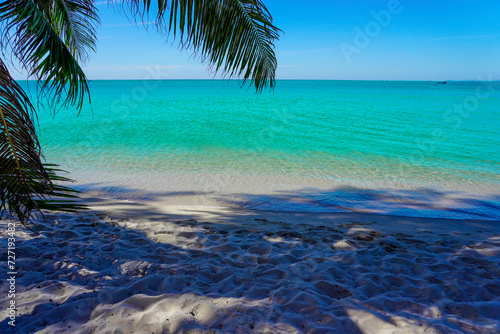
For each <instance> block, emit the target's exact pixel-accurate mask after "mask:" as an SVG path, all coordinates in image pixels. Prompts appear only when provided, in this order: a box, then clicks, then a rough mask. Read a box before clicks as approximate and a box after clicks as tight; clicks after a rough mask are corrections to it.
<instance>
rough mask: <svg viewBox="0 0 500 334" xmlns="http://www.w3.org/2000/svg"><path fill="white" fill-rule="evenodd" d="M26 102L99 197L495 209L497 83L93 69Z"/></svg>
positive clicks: (499, 209) (499, 126)
mask: <svg viewBox="0 0 500 334" xmlns="http://www.w3.org/2000/svg"><path fill="white" fill-rule="evenodd" d="M90 85H91V97H92V103H91V104H87V105H85V107H84V108H83V110H82V111H81V112H80V115H79V116H78V117H77V114H78V111H76V110H74V109H64V108H59V109H58V110H57V111H56V112H55V114H54V113H53V112H48V111H46V110H45V111H44V110H41V111H40V112H39V135H40V140H41V143H42V146H43V149H44V153H45V156H46V158H47V161H49V162H54V163H59V164H61V166H62V167H63V168H64V169H65V170H67V171H69V172H70V175H69V176H70V177H71V178H73V179H75V180H76V181H77V183H76V185H75V186H76V187H77V188H79V189H82V190H85V191H94V192H99V193H100V195H101V196H105V197H106V196H107V197H113V198H121V199H130V200H143V201H147V200H150V199H154V198H160V197H161V198H163V199H165V200H166V201H167V202H168V201H169V200H170V201H171V203H175V204H198V205H220V204H223V205H227V204H229V205H237V206H242V207H246V208H255V209H266V210H291V211H314V212H322V211H333V212H343V211H364V212H376V213H382V214H395V215H405V216H422V217H447V218H481V219H500V187H499V184H500V182H499V180H500V178H499V175H500V150H499V147H500V111H499V109H500V84H499V83H491V82H489V83H479V82H449V83H448V84H446V85H440V84H436V82H391V81H278V83H277V87H276V88H275V89H274V91H265V92H263V93H262V94H256V93H255V91H254V90H253V89H252V88H250V89H249V88H248V87H246V86H245V87H241V86H240V84H239V83H238V82H237V81H215V80H213V81H209V80H166V81H141V80H138V81H92V82H91V83H90Z"/></svg>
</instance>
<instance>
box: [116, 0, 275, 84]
mask: <svg viewBox="0 0 500 334" xmlns="http://www.w3.org/2000/svg"><path fill="white" fill-rule="evenodd" d="M121 4H122V6H125V7H126V8H128V9H130V10H131V11H132V12H133V13H134V14H136V15H139V16H140V17H141V18H143V19H144V18H145V17H147V15H148V14H150V13H151V12H152V11H153V3H152V1H151V0H131V1H123V2H121ZM169 5H170V6H169ZM154 6H155V7H154V10H156V26H157V27H158V29H159V30H160V31H168V32H170V33H172V34H173V36H174V38H175V37H176V36H179V35H180V36H179V37H180V43H181V47H182V48H191V47H192V48H193V49H194V52H195V54H196V55H198V56H201V57H202V59H203V60H206V61H208V63H209V64H210V66H211V67H212V69H213V70H215V71H216V72H217V71H221V72H222V73H223V74H225V75H228V76H229V77H234V76H242V77H243V81H246V80H248V79H251V81H252V82H253V83H254V84H255V88H256V89H257V91H261V90H262V89H263V88H264V87H266V86H267V85H269V86H270V87H274V85H275V77H276V68H277V61H276V55H275V53H274V41H275V40H277V39H278V38H279V32H280V31H281V30H279V29H278V28H277V27H275V26H274V25H273V19H272V17H271V15H270V13H269V11H268V10H267V8H266V6H265V5H264V3H263V2H262V1H261V0H171V1H167V0H158V1H157V2H155V3H154ZM169 8H170V10H169ZM166 14H169V19H168V22H167V20H166Z"/></svg>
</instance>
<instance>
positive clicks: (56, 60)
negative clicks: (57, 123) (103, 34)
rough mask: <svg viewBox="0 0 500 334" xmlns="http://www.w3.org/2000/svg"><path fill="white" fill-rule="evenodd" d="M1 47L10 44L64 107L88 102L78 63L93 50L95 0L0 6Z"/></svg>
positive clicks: (28, 0) (30, 0) (31, 0)
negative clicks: (60, 99) (0, 22)
mask: <svg viewBox="0 0 500 334" xmlns="http://www.w3.org/2000/svg"><path fill="white" fill-rule="evenodd" d="M0 20H1V21H2V29H1V32H2V37H1V38H2V45H4V46H6V45H8V46H9V47H10V49H11V50H12V51H13V53H14V55H15V56H16V58H17V59H18V60H19V61H20V62H21V64H22V66H23V67H24V68H25V69H26V70H27V71H28V73H29V74H30V76H33V77H34V78H36V79H37V80H38V81H39V82H41V87H42V88H43V90H45V91H46V92H48V93H49V94H54V96H56V97H61V98H62V100H63V102H64V103H65V104H71V105H77V106H78V107H79V108H81V107H82V106H83V103H84V101H85V95H87V96H88V97H89V99H90V94H89V87H88V84H87V78H86V76H85V73H84V72H83V70H82V68H81V66H80V64H79V62H80V61H86V60H87V59H88V56H89V52H91V51H94V50H95V45H96V40H97V38H96V26H97V24H99V17H98V15H97V9H96V7H95V6H94V1H92V0H52V1H41V0H17V1H2V2H0Z"/></svg>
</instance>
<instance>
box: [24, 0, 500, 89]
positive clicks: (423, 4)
mask: <svg viewBox="0 0 500 334" xmlns="http://www.w3.org/2000/svg"><path fill="white" fill-rule="evenodd" d="M264 2H265V3H266V4H267V6H268V8H269V10H270V11H271V13H272V15H273V17H274V22H275V24H276V25H277V26H278V27H279V28H281V29H282V30H283V31H284V35H282V37H281V38H280V40H279V41H278V42H277V43H276V53H277V57H278V72H277V78H278V79H334V80H335V79H338V80H349V79H352V80H478V79H481V78H488V77H490V78H493V80H499V79H500V1H498V0H470V1H465V0H439V1H436V0H434V1H432V0H413V1H411V0H399V1H398V0H391V1H387V0H357V1H356V0H353V1H345V0H310V1H304V0H301V1H298V0H286V1H285V0H267V1H266V0H264ZM97 7H98V9H99V11H100V16H101V21H102V22H101V26H100V27H99V29H98V38H99V42H98V45H97V52H96V54H93V55H92V57H91V60H90V61H89V62H88V63H87V64H86V65H85V71H86V73H87V76H88V77H89V78H90V79H208V78H213V77H214V76H213V75H212V74H210V73H208V72H207V69H206V66H204V65H203V64H201V63H200V62H199V61H198V60H197V59H193V58H192V55H191V52H189V50H184V51H182V52H181V51H179V50H178V48H177V43H176V42H175V41H174V42H173V43H172V41H169V42H166V38H165V37H164V36H161V35H159V34H158V33H156V31H155V30H154V28H153V27H152V26H150V29H149V31H146V30H145V29H144V27H143V26H137V25H135V24H133V23H131V22H130V21H129V20H128V19H127V18H126V17H125V16H124V15H123V14H120V13H119V12H117V11H116V10H115V9H113V8H109V7H108V6H107V5H106V1H102V2H100V1H97ZM15 77H16V78H19V79H21V78H25V77H23V75H22V74H16V75H15ZM217 77H218V76H216V78H217Z"/></svg>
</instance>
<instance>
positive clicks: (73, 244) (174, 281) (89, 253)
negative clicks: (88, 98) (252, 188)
mask: <svg viewBox="0 0 500 334" xmlns="http://www.w3.org/2000/svg"><path fill="white" fill-rule="evenodd" d="M89 202H90V203H91V204H92V205H93V206H92V210H90V211H88V212H84V213H80V214H74V215H73V214H48V215H47V221H46V222H42V221H39V222H38V224H37V226H36V227H35V231H36V232H37V234H35V233H32V232H30V231H28V230H26V229H24V228H21V227H18V231H17V232H16V233H17V234H16V238H17V241H16V243H17V244H16V248H17V249H16V252H17V254H16V255H17V259H16V265H17V266H18V269H17V272H18V275H17V281H16V284H17V286H16V296H17V298H16V301H17V306H18V309H17V311H18V313H17V318H16V326H15V328H13V329H12V328H11V326H10V325H8V323H7V322H8V320H9V319H8V318H7V316H8V314H7V312H2V313H1V315H0V331H1V332H3V333H7V330H11V331H12V330H13V332H17V333H149V334H151V333H155V334H158V333H426V334H428V333H499V332H500V222H497V221H477V220H476V221H475V220H444V219H423V218H405V217H395V216H382V215H373V214H364V213H297V212H270V211H269V212H267V211H251V210H242V209H236V208H216V207H201V206H198V207H196V206H174V205H169V206H165V205H162V203H148V204H146V203H141V204H139V203H133V202H125V201H109V200H108V201H104V200H102V201H101V200H93V201H92V200H89ZM4 221H6V220H4ZM18 226H19V225H18ZM5 230H6V229H2V233H3V235H2V239H3V240H4V241H2V242H3V243H4V244H5V243H6V241H5V240H6V238H7V236H6V234H5V233H6V231H5ZM4 249H5V247H4V248H3V249H2V252H4ZM3 254H4V253H3ZM3 256H4V257H5V254H4V255H3ZM7 271H8V270H7V265H6V262H5V261H2V262H1V272H2V273H6V272H7ZM7 284H8V283H7V282H6V280H5V279H3V280H2V287H1V289H2V291H6V290H8V289H7ZM8 302H9V301H8V299H7V296H6V294H3V295H2V296H1V298H0V306H1V307H2V310H6V308H7V306H8Z"/></svg>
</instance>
